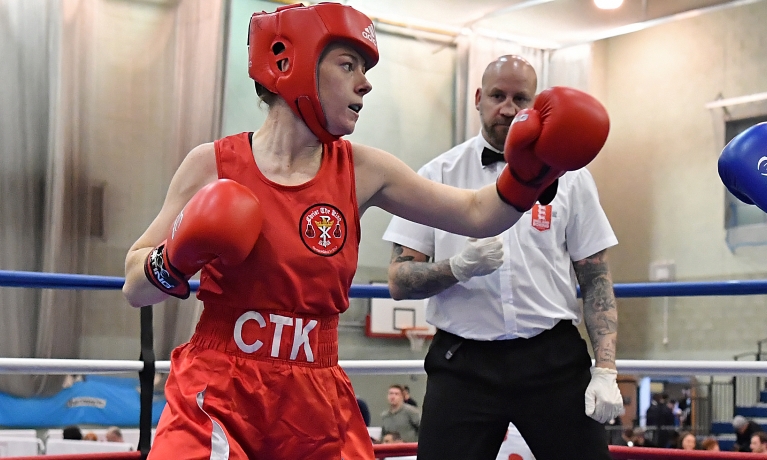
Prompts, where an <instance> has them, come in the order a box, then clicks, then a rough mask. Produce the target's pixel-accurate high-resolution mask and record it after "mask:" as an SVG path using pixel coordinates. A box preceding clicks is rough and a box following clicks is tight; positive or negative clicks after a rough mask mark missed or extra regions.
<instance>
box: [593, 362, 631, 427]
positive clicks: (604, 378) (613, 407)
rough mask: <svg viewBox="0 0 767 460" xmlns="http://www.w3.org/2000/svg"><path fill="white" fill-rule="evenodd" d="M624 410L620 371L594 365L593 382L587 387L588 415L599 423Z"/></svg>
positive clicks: (622, 412)
mask: <svg viewBox="0 0 767 460" xmlns="http://www.w3.org/2000/svg"><path fill="white" fill-rule="evenodd" d="M624 412H625V411H624V409H623V396H621V392H620V390H619V389H618V371H616V370H613V369H606V368H604V367H592V368H591V382H589V386H588V387H587V388H586V415H588V416H589V417H591V418H593V419H594V420H596V421H597V422H599V423H607V422H609V421H610V420H612V419H614V418H615V417H617V416H619V415H623V414H624Z"/></svg>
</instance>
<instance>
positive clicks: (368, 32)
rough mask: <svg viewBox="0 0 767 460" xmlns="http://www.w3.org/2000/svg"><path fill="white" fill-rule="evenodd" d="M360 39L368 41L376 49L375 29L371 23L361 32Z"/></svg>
mask: <svg viewBox="0 0 767 460" xmlns="http://www.w3.org/2000/svg"><path fill="white" fill-rule="evenodd" d="M362 37H363V38H366V39H368V40H370V41H371V42H373V44H374V45H375V46H376V47H378V42H377V41H376V28H375V26H373V23H372V22H371V23H370V25H369V26H367V27H365V30H363V31H362Z"/></svg>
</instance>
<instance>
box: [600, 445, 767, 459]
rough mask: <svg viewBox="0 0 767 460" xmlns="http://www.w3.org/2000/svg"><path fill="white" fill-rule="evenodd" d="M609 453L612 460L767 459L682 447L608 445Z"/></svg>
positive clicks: (766, 457) (764, 457)
mask: <svg viewBox="0 0 767 460" xmlns="http://www.w3.org/2000/svg"><path fill="white" fill-rule="evenodd" d="M610 454H611V455H612V457H613V459H614V460H628V459H636V460H652V459H656V458H662V459H678V458H681V459H687V458H705V459H710V460H720V459H736V458H739V459H751V458H753V459H754V460H756V459H767V455H758V454H752V453H751V452H714V451H711V450H682V449H659V448H651V447H625V446H610Z"/></svg>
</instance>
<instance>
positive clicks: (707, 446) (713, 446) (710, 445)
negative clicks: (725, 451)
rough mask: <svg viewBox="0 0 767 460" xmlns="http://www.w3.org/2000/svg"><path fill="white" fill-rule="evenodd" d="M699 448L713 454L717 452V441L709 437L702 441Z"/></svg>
mask: <svg viewBox="0 0 767 460" xmlns="http://www.w3.org/2000/svg"><path fill="white" fill-rule="evenodd" d="M700 446H701V447H702V448H703V450H711V451H714V452H719V441H717V440H716V438H715V437H713V436H709V437H707V438H706V439H704V440H703V441H702V442H701V443H700Z"/></svg>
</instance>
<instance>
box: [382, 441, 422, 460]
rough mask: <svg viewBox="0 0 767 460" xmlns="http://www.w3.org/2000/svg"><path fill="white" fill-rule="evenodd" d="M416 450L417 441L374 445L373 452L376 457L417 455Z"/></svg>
mask: <svg viewBox="0 0 767 460" xmlns="http://www.w3.org/2000/svg"><path fill="white" fill-rule="evenodd" d="M416 451H418V443H417V442H404V443H398V444H375V445H373V452H375V454H376V458H384V457H402V456H405V455H415V453H416Z"/></svg>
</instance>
